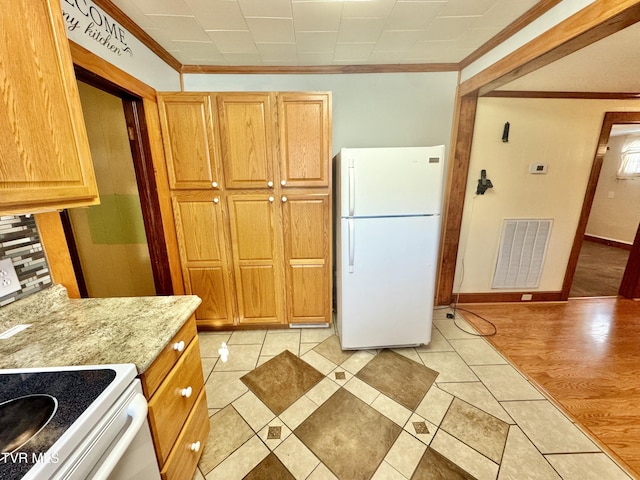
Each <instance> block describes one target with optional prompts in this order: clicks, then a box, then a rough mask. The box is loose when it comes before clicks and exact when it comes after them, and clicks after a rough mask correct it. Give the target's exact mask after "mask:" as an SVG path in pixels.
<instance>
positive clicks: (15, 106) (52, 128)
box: [0, 0, 98, 213]
mask: <svg viewBox="0 0 640 480" xmlns="http://www.w3.org/2000/svg"><path fill="white" fill-rule="evenodd" d="M0 32H2V34H1V35H0V58H2V60H1V61H0V109H2V112H3V113H2V115H0V159H1V161H0V212H2V213H12V212H13V213H26V212H33V211H38V210H42V209H43V207H47V206H49V207H50V208H64V207H66V206H79V205H89V204H94V203H97V202H98V189H97V186H96V181H95V176H94V173H93V165H92V163H91V152H90V151H89V142H88V140H87V133H86V130H85V126H84V120H83V117H82V109H81V106H80V97H79V95H78V86H77V83H76V79H75V76H74V73H73V63H72V60H71V54H70V53H69V44H68V41H67V36H66V33H65V26H64V23H63V21H62V12H61V9H60V1H59V0H29V1H28V2H3V3H2V14H1V15H0Z"/></svg>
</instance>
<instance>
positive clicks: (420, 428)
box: [404, 413, 438, 445]
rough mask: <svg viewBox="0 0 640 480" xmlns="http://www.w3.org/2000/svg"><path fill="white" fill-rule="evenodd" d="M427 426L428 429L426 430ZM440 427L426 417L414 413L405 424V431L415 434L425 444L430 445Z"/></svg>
mask: <svg viewBox="0 0 640 480" xmlns="http://www.w3.org/2000/svg"><path fill="white" fill-rule="evenodd" d="M425 428H426V431H425V430H424V429H425ZM437 430H438V427H436V426H435V425H434V424H433V423H431V422H430V421H429V420H427V419H426V418H423V417H421V416H420V415H418V414H417V413H414V414H412V415H411V417H409V420H408V421H407V423H406V424H405V425H404V431H405V432H408V433H409V434H411V435H413V436H414V437H415V438H417V439H418V440H420V441H421V442H422V443H424V444H425V445H429V444H430V443H431V440H432V439H433V436H434V435H435V434H436V431H437Z"/></svg>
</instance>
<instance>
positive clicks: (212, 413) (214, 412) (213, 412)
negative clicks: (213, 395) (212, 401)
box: [207, 408, 222, 418]
mask: <svg viewBox="0 0 640 480" xmlns="http://www.w3.org/2000/svg"><path fill="white" fill-rule="evenodd" d="M220 410H222V409H221V408H208V409H207V413H208V415H209V418H211V417H212V416H213V415H215V414H216V413H218V412H219V411H220Z"/></svg>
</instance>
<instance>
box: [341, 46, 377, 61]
mask: <svg viewBox="0 0 640 480" xmlns="http://www.w3.org/2000/svg"><path fill="white" fill-rule="evenodd" d="M375 46H376V44H375V43H337V44H336V51H335V53H334V55H333V60H334V61H336V62H344V61H348V60H352V61H353V62H354V63H362V62H366V61H367V60H368V59H369V55H371V52H372V51H373V48H374V47H375Z"/></svg>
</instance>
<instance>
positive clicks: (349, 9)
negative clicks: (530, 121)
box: [342, 0, 396, 18]
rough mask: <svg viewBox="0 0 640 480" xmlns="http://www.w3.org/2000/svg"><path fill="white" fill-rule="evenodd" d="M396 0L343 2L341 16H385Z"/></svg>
mask: <svg viewBox="0 0 640 480" xmlns="http://www.w3.org/2000/svg"><path fill="white" fill-rule="evenodd" d="M395 4H396V0H370V1H367V2H344V7H343V9H342V16H343V17H344V18H349V17H378V18H385V17H387V16H388V15H389V13H391V10H392V9H393V6H394V5H395Z"/></svg>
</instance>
